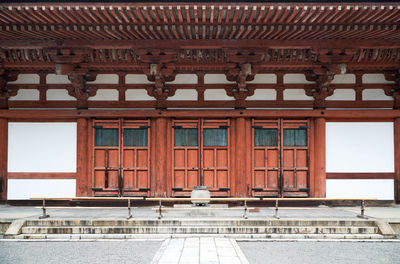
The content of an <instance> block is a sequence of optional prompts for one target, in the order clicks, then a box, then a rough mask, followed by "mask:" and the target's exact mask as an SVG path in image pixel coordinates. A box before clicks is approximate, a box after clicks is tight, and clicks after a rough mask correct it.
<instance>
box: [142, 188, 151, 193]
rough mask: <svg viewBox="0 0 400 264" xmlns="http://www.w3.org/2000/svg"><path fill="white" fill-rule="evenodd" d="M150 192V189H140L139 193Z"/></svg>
mask: <svg viewBox="0 0 400 264" xmlns="http://www.w3.org/2000/svg"><path fill="white" fill-rule="evenodd" d="M147 191H150V188H139V192H147Z"/></svg>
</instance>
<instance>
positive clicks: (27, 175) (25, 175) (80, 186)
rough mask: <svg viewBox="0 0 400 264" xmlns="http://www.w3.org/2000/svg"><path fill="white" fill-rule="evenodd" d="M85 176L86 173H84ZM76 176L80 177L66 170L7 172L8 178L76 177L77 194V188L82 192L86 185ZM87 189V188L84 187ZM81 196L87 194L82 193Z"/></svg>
mask: <svg viewBox="0 0 400 264" xmlns="http://www.w3.org/2000/svg"><path fill="white" fill-rule="evenodd" d="M84 176H85V177H86V174H85V175H84ZM78 177H80V175H79V173H68V172H55V173H51V172H50V173H49V172H45V173H42V172H32V173H22V172H9V173H8V179H77V184H76V187H77V195H78V189H82V190H79V192H81V193H84V192H86V190H83V189H84V188H86V185H84V181H83V180H78ZM86 189H87V188H86ZM82 196H87V194H82Z"/></svg>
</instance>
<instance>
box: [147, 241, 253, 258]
mask: <svg viewBox="0 0 400 264" xmlns="http://www.w3.org/2000/svg"><path fill="white" fill-rule="evenodd" d="M192 263H193V264H199V263H200V264H206V263H215V264H248V263H249V262H248V261H247V259H246V257H245V255H244V254H243V252H242V250H241V249H240V247H239V246H238V245H237V243H236V240H234V239H229V238H214V237H201V238H199V237H195V238H193V237H189V238H184V239H167V240H165V241H164V243H163V244H162V245H161V247H160V249H159V251H158V252H157V253H156V255H155V256H154V258H153V261H152V264H192Z"/></svg>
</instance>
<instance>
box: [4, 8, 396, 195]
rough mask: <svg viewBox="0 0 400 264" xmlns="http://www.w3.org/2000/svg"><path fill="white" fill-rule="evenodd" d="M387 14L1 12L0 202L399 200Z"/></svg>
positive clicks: (390, 12)
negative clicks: (200, 197)
mask: <svg viewBox="0 0 400 264" xmlns="http://www.w3.org/2000/svg"><path fill="white" fill-rule="evenodd" d="M399 108H400V6H399V5H398V3H397V4H396V3H389V2H385V3H368V2H365V1H363V2H358V3H357V2H354V1H353V2H351V3H350V2H349V3H346V2H340V3H339V2H338V3H331V2H329V3H328V2H321V1H316V2H314V3H274V2H269V3H265V2H264V3H256V2H242V3H224V2H193V1H192V2H184V3H179V2H163V3H145V2H130V3H123V2H121V3H74V2H63V3H52V2H47V3H43V2H41V3H35V2H25V3H7V4H0V184H1V188H0V195H1V199H2V200H21V199H29V198H31V197H75V196H79V197H80V196H88V197H92V196H145V197H184V196H188V195H190V192H191V191H192V190H193V188H194V187H195V186H206V187H207V188H208V189H209V190H210V192H211V195H212V196H215V197H327V198H378V199H380V200H395V201H400V182H399V179H400V111H399V110H398V109H399Z"/></svg>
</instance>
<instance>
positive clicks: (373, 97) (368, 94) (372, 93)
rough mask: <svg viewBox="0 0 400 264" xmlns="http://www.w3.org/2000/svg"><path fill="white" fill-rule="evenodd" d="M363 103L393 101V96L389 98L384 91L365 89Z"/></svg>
mask: <svg viewBox="0 0 400 264" xmlns="http://www.w3.org/2000/svg"><path fill="white" fill-rule="evenodd" d="M362 99H363V101H378V100H384V101H393V97H392V96H387V95H386V94H385V91H384V90H383V89H365V90H363V93H362Z"/></svg>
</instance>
